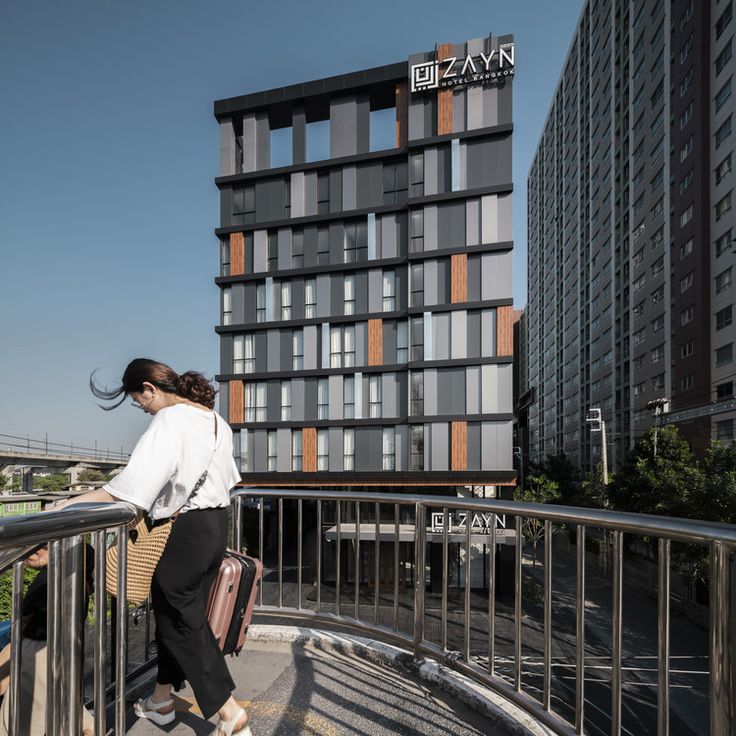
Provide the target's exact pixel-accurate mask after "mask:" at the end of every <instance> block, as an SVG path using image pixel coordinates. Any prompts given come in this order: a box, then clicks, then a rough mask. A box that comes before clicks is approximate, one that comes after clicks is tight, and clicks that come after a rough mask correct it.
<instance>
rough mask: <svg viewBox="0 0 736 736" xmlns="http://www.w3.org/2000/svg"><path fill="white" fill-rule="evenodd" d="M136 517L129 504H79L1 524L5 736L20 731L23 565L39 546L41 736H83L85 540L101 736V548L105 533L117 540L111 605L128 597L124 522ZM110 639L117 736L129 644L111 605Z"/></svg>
mask: <svg viewBox="0 0 736 736" xmlns="http://www.w3.org/2000/svg"><path fill="white" fill-rule="evenodd" d="M134 518H135V509H134V507H133V506H131V505H129V504H124V503H117V504H85V505H82V504H80V505H77V506H74V507H72V508H68V509H65V510H61V511H50V512H47V513H43V514H33V515H30V516H17V517H6V518H3V519H0V570H5V569H7V568H8V567H9V566H11V565H12V570H13V592H12V621H13V623H12V628H11V642H10V646H11V661H10V688H9V692H8V694H7V696H6V697H9V698H10V708H9V732H10V733H11V734H19V733H21V729H20V728H19V722H18V719H19V714H20V712H21V710H20V708H21V705H22V704H21V698H22V693H21V688H20V673H21V667H22V596H23V559H24V558H25V557H26V556H27V555H28V553H29V552H30V551H31V550H33V549H34V548H36V547H37V546H38V545H41V544H48V548H49V561H48V573H47V575H48V578H47V579H48V599H47V600H48V605H47V609H48V620H47V666H48V677H47V708H46V733H47V734H49V736H70V735H71V734H79V733H81V724H82V704H83V699H82V670H83V664H84V662H83V656H84V652H83V646H82V644H83V642H82V628H81V627H82V622H83V620H84V618H85V612H84V611H82V610H81V609H80V606H81V605H82V601H83V600H84V594H83V589H84V586H85V566H84V545H85V536H86V535H92V538H93V541H94V551H95V559H94V585H95V587H94V590H95V595H94V719H95V733H98V734H104V733H107V727H106V722H105V717H106V694H107V690H108V688H107V687H106V679H105V678H106V665H107V651H106V650H107V618H108V610H107V603H106V601H107V595H106V594H105V547H106V544H105V542H106V535H107V530H109V529H114V530H115V533H116V535H117V544H118V556H119V565H120V571H121V574H119V575H118V587H117V600H120V601H124V600H125V599H126V575H125V569H126V559H127V544H126V540H127V526H126V525H127V524H128V523H129V522H130V521H132V520H133V519H134ZM112 626H113V634H114V638H115V641H116V651H115V652H114V657H115V663H116V677H115V678H114V682H113V683H112V684H111V686H110V687H111V689H113V691H114V696H115V731H114V732H115V734H123V733H124V732H125V687H126V674H127V673H126V666H127V659H128V658H127V644H128V607H127V606H126V605H119V606H117V614H116V616H115V621H114V622H113V624H112Z"/></svg>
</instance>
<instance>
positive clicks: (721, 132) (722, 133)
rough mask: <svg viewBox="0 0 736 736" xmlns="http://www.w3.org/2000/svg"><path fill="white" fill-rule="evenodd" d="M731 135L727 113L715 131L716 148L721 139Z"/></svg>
mask: <svg viewBox="0 0 736 736" xmlns="http://www.w3.org/2000/svg"><path fill="white" fill-rule="evenodd" d="M730 135H731V116H730V115H729V116H728V117H727V118H726V120H725V121H724V122H723V125H721V127H720V128H718V130H717V131H716V148H720V147H721V144H722V143H723V141H725V140H726V138H728V137H729V136H730Z"/></svg>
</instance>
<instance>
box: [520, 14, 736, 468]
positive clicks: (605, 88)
mask: <svg viewBox="0 0 736 736" xmlns="http://www.w3.org/2000/svg"><path fill="white" fill-rule="evenodd" d="M732 16H733V2H732V0H672V1H671V2H670V1H665V0H596V1H589V2H586V3H585V6H584V8H583V11H582V14H581V16H580V20H579V23H578V26H577V29H576V32H575V35H574V38H573V41H572V44H571V46H570V50H569V53H568V56H567V59H566V61H565V64H564V67H563V70H562V76H561V78H560V82H559V84H558V86H557V89H556V91H555V94H554V98H553V100H552V104H551V107H550V110H549V114H548V117H547V120H546V123H545V125H544V130H543V134H542V137H541V140H540V143H539V147H538V149H537V151H536V155H535V157H534V160H533V162H532V165H531V169H530V172H529V181H528V213H529V217H528V228H529V230H528V243H529V272H528V280H529V281H528V285H529V292H528V293H529V297H528V306H527V311H526V314H525V329H526V331H527V335H528V337H527V351H528V356H527V370H526V371H525V377H526V385H525V386H523V387H522V393H523V392H524V391H526V393H527V396H528V397H531V404H530V406H529V416H528V421H529V448H528V454H529V457H530V458H531V459H532V460H538V459H541V458H543V457H544V456H547V455H549V454H554V453H557V452H561V451H564V452H565V453H566V454H567V455H568V456H570V457H571V458H572V459H573V460H574V461H576V462H577V463H579V464H580V465H581V466H582V467H591V466H593V465H595V464H596V463H597V462H599V461H600V435H592V436H591V433H590V432H589V430H588V428H587V427H586V423H585V417H586V412H587V411H588V410H589V409H590V408H593V407H597V408H600V409H601V410H602V413H603V417H604V419H605V420H606V422H607V429H608V440H609V442H608V446H609V462H611V460H612V461H613V464H614V465H615V464H616V463H617V462H620V461H621V459H622V458H623V456H624V454H625V452H626V451H627V449H628V448H629V447H630V446H631V445H632V443H633V441H634V438H635V437H637V436H638V435H640V434H642V433H643V432H644V431H645V430H646V429H647V428H648V427H649V426H651V424H652V422H653V421H654V415H653V412H652V410H650V409H648V408H647V404H648V403H649V402H650V401H653V400H656V399H663V398H669V399H670V400H671V413H670V414H669V415H667V416H665V417H664V421H674V420H677V423H678V426H679V428H680V431H681V432H682V433H683V434H684V435H685V436H686V437H687V438H688V439H689V440H690V441H691V442H692V444H693V446H694V447H696V448H703V447H704V446H705V445H706V444H707V442H708V440H709V439H710V438H711V437H713V438H719V439H724V440H730V439H732V438H733V435H734V417H736V412H734V411H733V409H734V407H735V406H736V405H735V404H734V402H733V386H734V380H736V362H734V334H735V331H734V324H733V309H734V306H733V301H734V294H735V293H736V292H734V287H733V285H732V279H733V272H734V265H735V259H734V245H733V242H734V236H735V231H734V227H733V224H734V217H733V209H732V196H733V191H732V190H733V173H732V157H733V149H734V136H733V134H732V126H733V123H734V120H733V118H734V96H733V95H732V87H733V85H734V80H733V72H734V62H733V59H732V48H733V43H734V40H733V35H734V22H733V19H732ZM729 407H730V411H729Z"/></svg>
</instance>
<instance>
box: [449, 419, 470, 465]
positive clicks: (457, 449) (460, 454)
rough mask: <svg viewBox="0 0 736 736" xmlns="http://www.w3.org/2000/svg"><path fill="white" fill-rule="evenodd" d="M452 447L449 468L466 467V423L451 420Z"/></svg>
mask: <svg viewBox="0 0 736 736" xmlns="http://www.w3.org/2000/svg"><path fill="white" fill-rule="evenodd" d="M451 427H452V431H451V437H452V448H451V452H450V463H451V470H467V469H468V423H467V422H451Z"/></svg>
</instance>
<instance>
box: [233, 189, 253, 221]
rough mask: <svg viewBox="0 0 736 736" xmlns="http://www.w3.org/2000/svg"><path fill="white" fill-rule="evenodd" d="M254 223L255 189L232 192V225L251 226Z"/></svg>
mask: <svg viewBox="0 0 736 736" xmlns="http://www.w3.org/2000/svg"><path fill="white" fill-rule="evenodd" d="M255 221H256V191H255V187H252V186H251V187H240V188H238V189H234V190H233V225H252V224H253V223H254V222H255Z"/></svg>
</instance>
